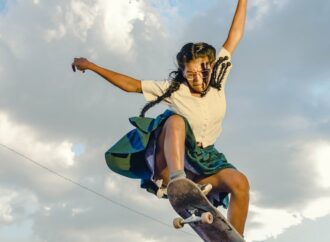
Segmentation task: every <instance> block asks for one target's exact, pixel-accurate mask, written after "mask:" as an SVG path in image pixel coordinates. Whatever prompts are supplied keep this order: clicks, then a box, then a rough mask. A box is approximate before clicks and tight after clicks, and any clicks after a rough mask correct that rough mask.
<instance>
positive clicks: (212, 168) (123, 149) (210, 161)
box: [105, 110, 235, 207]
mask: <svg viewBox="0 0 330 242" xmlns="http://www.w3.org/2000/svg"><path fill="white" fill-rule="evenodd" d="M173 114H175V113H174V112H172V111H170V110H166V111H165V112H164V113H163V114H161V115H159V116H157V117H156V118H146V117H143V118H141V117H132V118H129V121H130V123H131V124H132V125H133V126H135V127H136V128H135V129H133V130H131V131H130V132H128V133H127V134H126V135H125V136H123V137H122V138H121V139H120V140H119V141H118V142H117V143H116V144H114V145H113V146H112V147H111V148H110V149H109V150H108V151H107V152H106V153H105V159H106V162H107V165H108V167H109V168H110V169H111V170H113V171H114V172H116V173H118V174H120V175H123V176H126V177H129V178H135V179H141V187H142V188H145V189H147V190H148V191H149V192H152V193H155V192H156V191H157V187H156V186H155V184H154V183H153V182H152V181H151V174H152V172H151V171H150V169H149V167H148V165H147V162H146V157H145V149H146V147H147V145H148V141H149V139H150V138H151V135H152V132H153V131H155V130H156V129H157V128H158V127H161V126H162V125H163V124H164V122H165V121H166V119H167V118H168V117H170V116H171V115H173ZM182 117H183V116H182ZM183 119H184V121H185V124H186V126H185V127H186V140H185V146H186V149H185V155H186V159H187V160H188V162H189V164H190V165H191V166H192V167H193V168H194V169H195V170H196V171H198V172H199V174H200V175H204V176H209V175H212V174H215V173H216V172H218V171H219V170H220V169H224V168H235V167H234V166H233V165H231V164H229V163H228V162H227V160H226V158H225V156H224V155H223V154H222V153H219V152H218V151H217V150H216V149H215V148H214V145H210V146H208V147H205V148H201V147H198V146H197V144H196V140H195V137H194V134H193V132H192V129H191V127H190V125H189V123H188V121H187V119H186V118H184V117H183ZM219 197H220V200H219V199H217V200H219V201H218V202H214V203H215V205H216V206H219V205H224V206H225V207H227V205H228V198H227V193H222V194H219Z"/></svg>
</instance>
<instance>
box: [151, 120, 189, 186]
mask: <svg viewBox="0 0 330 242" xmlns="http://www.w3.org/2000/svg"><path fill="white" fill-rule="evenodd" d="M185 137H186V130H185V122H184V120H183V118H182V117H181V116H179V115H172V116H170V117H169V118H168V119H167V120H166V121H165V124H164V125H163V127H162V130H161V132H160V134H159V135H158V138H157V146H156V157H155V158H156V161H155V177H156V179H159V178H161V179H163V182H164V184H168V182H169V177H170V174H171V173H173V172H175V171H184V149H185Z"/></svg>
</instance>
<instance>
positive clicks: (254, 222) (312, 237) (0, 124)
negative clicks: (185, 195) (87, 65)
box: [0, 0, 330, 242]
mask: <svg viewBox="0 0 330 242" xmlns="http://www.w3.org/2000/svg"><path fill="white" fill-rule="evenodd" d="M8 3H9V1H0V12H2V13H4V11H5V14H1V15H0V143H1V144H5V145H7V146H9V147H12V148H14V149H15V150H17V151H19V152H21V153H23V154H25V155H26V156H28V157H30V158H32V159H34V160H36V161H39V162H40V163H41V164H42V165H44V166H46V167H49V168H50V169H52V170H55V171H57V172H59V173H60V174H62V175H64V176H66V177H69V178H70V179H73V180H75V181H77V182H79V183H81V184H83V185H85V186H87V187H90V188H91V189H93V190H96V191H98V192H100V193H102V194H104V195H106V196H108V197H109V198H111V199H113V200H115V201H118V202H121V203H123V204H125V205H126V206H128V207H131V208H133V209H135V210H137V211H142V212H144V213H145V214H147V215H149V216H152V217H155V218H157V219H159V220H161V221H163V222H165V223H168V224H170V223H171V221H172V218H173V216H174V215H175V214H174V212H173V211H172V209H171V207H170V206H169V204H168V202H167V201H166V200H159V199H157V198H155V197H154V196H152V195H151V194H148V193H146V192H143V191H142V190H140V189H139V181H137V180H130V179H127V178H124V177H120V176H119V175H116V174H114V173H113V172H111V171H110V170H109V169H108V168H107V166H106V164H105V161H104V152H105V151H106V150H107V149H108V148H109V147H110V146H111V145H112V144H114V143H115V142H116V141H117V140H118V139H119V138H120V137H121V136H122V135H124V134H125V133H126V132H127V131H129V130H130V129H132V126H131V125H130V124H129V122H128V117H132V116H135V115H137V114H138V113H139V110H140V108H141V107H142V106H143V105H144V103H145V100H144V99H143V97H142V95H139V94H127V93H124V92H122V91H121V90H119V89H117V88H116V87H114V86H111V85H109V84H108V83H107V82H105V81H104V80H103V79H102V78H100V77H99V76H97V75H95V74H93V73H91V72H86V73H85V74H81V73H73V72H72V71H71V67H70V64H71V62H72V59H73V58H74V57H79V56H83V57H86V58H88V59H89V60H91V61H93V62H95V63H97V64H99V65H101V66H103V67H106V68H109V69H112V70H115V71H118V72H122V73H124V74H127V75H131V76H133V77H135V78H138V79H142V80H143V79H155V80H162V79H164V78H166V77H167V75H168V73H169V72H170V71H171V70H174V69H175V62H174V60H175V55H176V53H177V51H178V50H179V49H180V48H181V46H182V45H183V44H184V43H186V42H190V41H204V42H207V43H210V44H212V45H214V46H215V47H216V48H217V50H219V48H220V47H221V45H222V44H223V42H224V40H225V39H226V36H227V33H228V30H229V27H230V24H231V18H232V16H233V13H234V10H235V7H236V3H237V2H236V1H229V2H228V1H215V0H212V1H202V0H192V1H188V0H185V1H174V0H172V1H169V0H168V1H156V0H138V1H133V0H132V1H131V2H130V1H128V0H127V1H117V0H108V1H105V0H94V1H88V0H72V1H71V0H70V1H66V0H57V1H44V0H25V1H15V4H11V6H10V7H5V6H7V5H8ZM11 3H12V1H11ZM248 6H249V8H248V18H247V25H246V31H245V35H244V38H243V40H242V41H241V43H240V45H239V47H238V48H237V50H236V51H235V53H234V55H233V59H232V62H233V68H232V71H231V73H230V75H229V77H228V82H227V85H226V99H227V113H226V118H225V120H224V123H223V133H222V134H221V136H220V137H219V139H218V141H217V142H216V144H215V145H216V147H217V148H218V149H219V150H221V151H222V152H224V153H225V155H226V157H227V158H228V160H229V161H230V162H232V163H233V164H234V165H235V166H236V167H238V168H239V169H240V170H241V171H242V172H244V173H245V174H246V175H247V176H248V178H249V180H250V184H251V206H250V213H249V217H248V221H247V227H246V237H247V239H248V241H266V242H273V241H274V242H275V241H278V242H291V241H303V242H310V241H318V242H328V241H329V239H330V238H329V236H330V233H329V232H328V228H329V226H330V207H329V204H330V179H329V178H328V174H329V173H330V166H329V160H330V115H329V110H330V98H329V95H328V93H329V91H330V84H329V83H330V80H329V76H330V71H329V68H328V67H329V66H330V59H329V56H330V49H329V48H327V46H328V41H327V40H328V39H329V38H330V31H329V30H328V29H329V28H328V24H329V21H330V17H329V15H328V13H329V11H330V4H329V3H328V2H326V1H322V0H316V1H313V2H310V1H299V0H291V1H289V0H284V1H276V0H250V1H249V3H248ZM164 108H165V107H164V106H157V107H155V108H154V109H152V110H151V111H150V112H149V113H148V115H150V116H153V115H157V114H159V113H160V112H162V111H163V109H164ZM224 212H225V211H224ZM185 231H186V232H190V233H193V232H192V231H191V230H190V229H189V228H187V229H186V230H185ZM132 240H134V241H136V242H165V241H174V240H175V241H182V242H188V241H189V242H192V241H196V242H197V241H200V240H199V239H198V238H197V237H191V236H189V235H187V234H185V233H182V232H176V231H174V230H173V229H171V228H168V227H166V226H163V225H160V224H157V223H155V222H154V221H152V220H150V219H147V218H145V217H141V216H138V215H136V214H134V213H132V212H130V211H128V210H125V209H123V208H121V207H118V206H116V205H114V204H111V203H109V202H107V201H104V200H102V199H100V198H99V197H97V196H95V194H91V193H89V192H87V191H84V190H82V189H80V188H79V187H76V186H74V185H73V184H70V183H68V182H67V181H65V180H63V179H61V178H59V177H57V176H55V175H53V174H50V173H49V172H47V171H45V170H43V169H41V168H40V167H37V166H35V165H33V164H31V163H30V162H28V161H27V160H25V159H24V158H22V157H20V156H18V155H17V154H15V153H12V152H10V151H9V150H6V149H4V148H3V147H2V146H0V241H6V242H23V241H24V242H41V241H49V242H58V241H63V242H67V241H70V242H76V241H77V242H78V241H79V242H81V241H86V242H89V241H100V242H103V241H104V242H105V241H112V242H121V241H132Z"/></svg>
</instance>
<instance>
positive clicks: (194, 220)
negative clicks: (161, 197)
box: [167, 179, 245, 242]
mask: <svg viewBox="0 0 330 242" xmlns="http://www.w3.org/2000/svg"><path fill="white" fill-rule="evenodd" d="M167 194H168V198H169V201H170V203H171V205H172V207H173V208H174V210H175V211H176V212H177V213H178V214H179V215H180V216H181V217H179V218H175V219H174V220H173V226H174V227H175V228H177V229H179V228H182V227H183V226H184V225H185V224H189V225H190V226H191V227H192V229H193V230H194V231H195V232H196V233H197V234H198V235H199V236H200V237H201V238H202V239H203V240H204V241H205V242H245V240H244V239H243V238H242V236H241V235H240V234H239V233H238V232H237V231H236V230H235V228H234V227H233V226H232V225H231V224H230V223H229V222H228V221H227V220H226V218H225V217H224V216H223V215H222V214H221V213H220V211H219V210H218V209H217V208H215V207H214V206H213V205H212V204H211V203H210V201H209V200H208V199H207V197H206V196H205V195H204V194H203V193H202V191H201V190H200V189H199V188H198V187H197V185H196V184H195V183H194V182H192V181H190V180H188V179H178V180H176V181H174V182H171V183H169V185H168V187H167Z"/></svg>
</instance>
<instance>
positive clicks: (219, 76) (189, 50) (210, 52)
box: [140, 42, 231, 117]
mask: <svg viewBox="0 0 330 242" xmlns="http://www.w3.org/2000/svg"><path fill="white" fill-rule="evenodd" d="M215 54H216V51H215V48H214V47H213V46H211V45H209V44H206V43H203V42H199V43H187V44H185V45H184V46H183V47H182V48H181V50H180V52H179V53H178V54H177V56H176V60H177V64H178V69H177V70H176V71H172V72H170V74H169V80H170V81H171V84H170V86H169V87H168V88H167V89H166V90H165V92H164V94H163V95H161V96H158V97H157V98H156V99H155V100H154V101H150V102H148V103H147V104H146V105H145V106H144V107H143V108H142V110H141V113H140V117H144V115H145V113H146V112H147V111H148V110H149V109H150V108H151V107H153V106H155V105H156V104H158V103H160V102H161V101H163V100H164V99H165V98H169V97H170V96H171V95H172V93H173V92H175V91H177V90H179V88H180V85H181V84H182V83H184V82H185V81H186V79H185V77H184V75H183V71H184V68H185V64H186V63H187V62H189V61H192V60H195V59H197V58H200V57H208V59H209V62H210V63H213V62H214V61H215ZM228 59H229V58H228V56H225V57H220V58H219V59H218V60H217V61H216V62H215V63H214V66H213V69H212V74H211V80H210V84H209V85H208V87H207V88H206V89H205V90H204V91H203V92H202V93H201V96H202V97H203V96H205V95H206V93H207V92H208V91H209V88H210V86H212V87H214V88H216V89H218V90H221V83H222V80H223V78H224V76H225V74H226V71H227V69H228V67H229V66H230V65H231V63H230V62H229V61H228ZM226 61H227V62H226Z"/></svg>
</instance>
